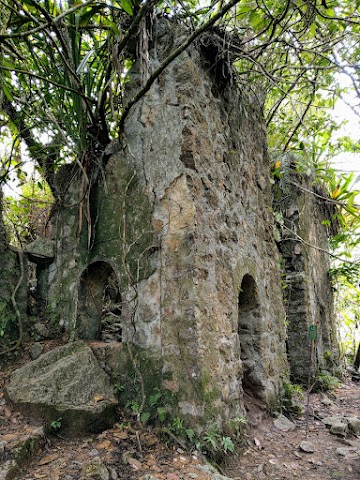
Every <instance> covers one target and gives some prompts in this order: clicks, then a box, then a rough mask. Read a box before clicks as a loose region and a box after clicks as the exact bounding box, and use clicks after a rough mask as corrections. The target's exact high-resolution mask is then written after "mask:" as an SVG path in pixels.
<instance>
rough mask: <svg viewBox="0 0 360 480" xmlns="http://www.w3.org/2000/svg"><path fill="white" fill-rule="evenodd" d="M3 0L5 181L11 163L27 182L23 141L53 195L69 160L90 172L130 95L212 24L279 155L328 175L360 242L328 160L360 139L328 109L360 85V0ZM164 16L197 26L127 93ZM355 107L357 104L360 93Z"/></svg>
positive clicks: (349, 203)
mask: <svg viewBox="0 0 360 480" xmlns="http://www.w3.org/2000/svg"><path fill="white" fill-rule="evenodd" d="M0 3H1V7H2V8H1V13H0V17H1V22H0V25H1V27H0V83H1V92H0V122H1V123H0V126H1V130H0V135H1V136H2V138H3V139H8V141H10V146H9V148H8V149H7V150H6V151H3V152H2V164H1V171H0V180H1V182H6V181H7V180H8V178H9V176H10V174H11V172H16V174H17V176H18V178H19V180H20V183H25V182H26V170H24V169H23V168H22V167H23V158H24V155H23V153H22V150H21V148H22V146H23V145H24V144H25V145H26V147H27V155H28V156H29V157H30V159H31V160H32V161H33V162H34V165H35V168H36V169H37V170H38V171H39V172H40V174H41V176H42V177H43V178H44V179H45V180H46V181H47V182H48V184H49V186H50V188H51V190H52V192H53V194H54V195H55V197H56V196H58V195H59V192H57V191H56V185H55V182H54V175H55V172H56V169H57V168H58V166H59V165H60V164H62V163H69V162H72V161H76V162H78V164H79V166H80V167H81V168H82V169H83V171H84V172H85V173H86V172H88V174H89V175H90V173H89V172H90V171H91V168H92V167H93V166H94V164H97V163H98V162H101V161H102V158H103V156H104V151H105V147H106V145H107V144H108V143H109V141H110V140H111V139H113V138H117V137H121V135H122V133H123V125H124V120H125V118H126V115H127V113H128V111H129V109H130V108H131V106H132V105H133V104H134V103H136V102H137V101H138V100H139V98H141V96H142V95H144V93H145V92H146V91H147V89H149V88H150V86H151V85H152V84H153V83H154V82H155V81H156V79H157V78H158V76H159V75H160V74H161V72H162V71H163V70H164V69H165V68H166V66H167V65H168V64H169V63H171V61H173V59H174V58H176V57H177V56H178V55H179V54H180V53H181V52H182V51H184V50H185V49H186V48H187V46H189V45H190V43H192V42H194V41H199V42H201V41H202V34H203V33H204V32H205V31H206V30H208V29H213V31H214V32H215V34H217V35H218V36H219V38H220V39H221V45H222V49H221V51H219V53H218V55H220V56H222V57H223V58H224V59H226V61H227V62H229V63H231V64H232V65H233V66H234V68H235V70H236V71H237V75H236V79H235V80H236V81H237V82H239V83H240V84H241V85H242V86H244V87H246V88H248V89H252V90H254V91H255V93H257V94H261V95H263V96H264V99H265V100H264V111H265V118H266V124H267V130H268V142H269V146H270V149H271V151H272V155H273V158H274V162H275V161H279V159H280V161H281V159H283V158H284V154H286V152H291V153H292V154H294V155H295V158H296V160H297V162H298V165H299V168H300V169H304V170H306V171H308V170H310V171H311V172H313V174H314V175H315V176H318V177H320V178H321V179H322V180H323V181H325V182H326V183H327V184H328V188H329V190H330V193H331V195H332V196H333V200H334V201H336V202H337V203H338V204H339V205H340V207H341V209H342V210H341V212H340V213H341V216H340V220H341V221H342V222H343V223H344V225H345V224H346V223H347V222H348V227H351V228H350V229H348V234H347V235H348V237H347V240H349V238H350V237H351V235H352V237H351V242H354V241H355V242H356V241H357V238H355V239H354V237H353V232H354V222H355V223H356V222H357V221H358V220H357V218H358V214H357V208H356V205H355V204H354V199H355V194H353V193H351V192H349V188H348V187H349V182H350V180H351V179H350V180H349V179H348V178H343V179H340V181H339V180H337V179H335V177H334V172H333V170H332V169H331V168H329V165H328V164H327V163H326V161H327V159H328V158H329V157H331V156H334V155H335V154H336V153H338V152H341V151H345V150H347V151H357V149H358V144H357V142H354V141H351V140H350V139H349V138H339V137H338V136H334V133H335V132H336V130H338V129H339V125H337V124H336V123H335V121H334V119H333V118H332V115H331V111H332V108H333V106H334V104H335V103H336V101H337V100H338V99H340V98H342V97H343V96H344V95H345V94H346V92H347V90H349V88H352V89H353V90H354V92H355V94H356V95H357V94H359V95H360V92H359V88H358V85H359V75H360V74H359V72H360V69H359V64H360V47H359V36H360V13H359V6H360V1H356V2H352V1H350V0H342V1H341V2H340V1H336V0H287V1H286V2H283V1H280V0H219V1H218V0H212V1H208V0H207V1H205V0H204V1H201V2H200V1H195V0H182V1H171V0H169V1H157V0H143V1H139V0H119V1H116V0H108V1H103V0H98V1H90V0H87V1H86V0H67V1H65V0H11V1H10V0H0ZM161 17H166V18H168V19H170V20H171V21H173V22H180V23H182V24H184V25H186V26H188V28H189V32H190V34H189V37H188V39H187V40H186V41H185V42H184V44H183V45H181V46H180V47H178V48H176V49H175V50H174V51H172V52H170V53H169V55H168V57H167V58H166V59H165V60H164V62H163V64H162V65H161V66H160V67H159V68H156V70H155V71H149V68H144V72H143V78H142V81H141V84H140V85H139V89H138V91H137V92H135V94H134V97H133V98H131V99H127V100H126V102H125V101H124V85H125V83H126V81H127V76H128V71H129V69H130V67H131V65H132V63H133V62H134V60H135V59H136V58H140V60H142V61H143V62H144V65H145V66H146V59H147V53H148V49H149V42H150V39H151V29H152V25H153V23H154V21H156V19H157V18H161ZM340 74H341V75H340ZM343 75H346V76H347V77H348V79H349V83H346V84H345V85H342V79H343V78H344V77H343ZM349 85H352V86H350V87H349ZM259 92H262V93H259ZM351 107H352V108H353V109H354V110H355V111H357V108H358V104H357V103H355V104H354V105H351ZM89 183H91V179H90V180H89ZM349 232H351V235H350V234H349Z"/></svg>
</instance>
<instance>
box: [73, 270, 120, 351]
mask: <svg viewBox="0 0 360 480" xmlns="http://www.w3.org/2000/svg"><path fill="white" fill-rule="evenodd" d="M77 315H78V336H79V338H83V339H87V340H102V341H106V342H111V341H121V339H122V326H121V295H120V291H119V284H118V279H117V276H116V273H115V271H114V269H113V268H112V266H111V265H110V264H109V263H107V262H103V261H98V262H94V263H92V264H90V265H89V266H88V267H87V268H86V269H85V270H84V271H83V273H82V275H81V277H80V284H79V302H78V314H77Z"/></svg>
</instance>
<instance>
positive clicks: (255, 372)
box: [238, 274, 263, 398]
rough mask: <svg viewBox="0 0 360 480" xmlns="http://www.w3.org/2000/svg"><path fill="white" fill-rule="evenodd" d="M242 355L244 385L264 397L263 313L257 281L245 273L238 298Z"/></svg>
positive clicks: (250, 393)
mask: <svg viewBox="0 0 360 480" xmlns="http://www.w3.org/2000/svg"><path fill="white" fill-rule="evenodd" d="M238 311H239V316H238V321H239V323H238V325H239V329H238V332H239V340H240V352H241V353H240V356H241V360H242V365H243V378H242V387H243V390H244V392H245V393H246V394H247V395H249V396H251V397H258V398H261V397H262V394H261V393H262V391H263V382H262V380H263V379H262V366H261V357H260V338H261V331H260V325H261V314H260V302H259V295H258V290H257V286H256V282H255V280H254V279H253V277H252V276H251V275H248V274H247V275H245V276H244V277H243V279H242V282H241V287H240V293H239V299H238Z"/></svg>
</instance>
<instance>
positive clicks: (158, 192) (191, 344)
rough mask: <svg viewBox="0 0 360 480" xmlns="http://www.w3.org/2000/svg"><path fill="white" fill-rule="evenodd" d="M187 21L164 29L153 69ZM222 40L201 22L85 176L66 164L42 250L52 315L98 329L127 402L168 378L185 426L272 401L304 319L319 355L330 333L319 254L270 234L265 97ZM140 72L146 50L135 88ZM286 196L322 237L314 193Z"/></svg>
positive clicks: (85, 336) (89, 331)
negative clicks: (228, 57) (233, 62)
mask: <svg viewBox="0 0 360 480" xmlns="http://www.w3.org/2000/svg"><path fill="white" fill-rule="evenodd" d="M160 27H161V26H160ZM186 35H187V32H186V31H184V30H182V29H181V28H180V27H179V28H175V29H172V32H171V33H170V32H169V31H167V29H166V28H159V30H158V32H157V37H156V42H154V45H153V46H152V49H151V51H150V68H151V69H154V68H156V67H157V66H158V65H159V63H160V62H161V60H162V59H163V58H165V57H166V55H167V54H168V52H169V51H170V49H173V48H175V47H176V46H178V45H180V44H181V42H182V41H183V40H184V38H185V37H186ZM218 53H219V51H218V49H217V47H216V43H214V40H213V38H212V36H211V34H207V36H206V37H204V38H203V39H202V41H200V42H198V44H197V45H193V46H191V47H190V48H188V49H187V50H186V51H185V52H184V53H182V54H181V55H180V56H179V57H178V58H177V59H176V60H175V61H174V62H173V63H172V64H171V65H170V66H169V67H168V68H167V69H166V71H165V72H164V73H163V74H162V75H161V76H160V78H159V79H158V81H157V82H156V83H155V84H154V85H153V86H152V88H151V89H150V91H149V92H148V93H147V94H146V95H145V96H144V97H143V98H142V99H141V100H140V101H139V102H138V103H137V104H136V105H135V106H134V107H133V108H132V110H131V112H130V115H129V116H128V118H127V120H126V124H125V134H124V140H123V141H122V142H121V143H119V142H113V143H112V144H111V145H109V147H108V149H107V152H106V153H107V161H106V162H104V165H103V168H102V170H101V172H100V173H99V175H98V180H97V182H96V183H94V184H92V185H91V188H90V189H88V188H87V182H86V179H85V178H84V176H83V172H82V171H81V170H79V169H78V167H77V165H66V166H64V167H62V168H61V170H60V171H59V173H58V177H57V182H58V185H59V188H62V189H63V191H64V192H65V193H64V201H63V204H64V205H65V206H66V207H63V208H58V209H57V210H55V213H54V215H53V218H52V223H53V226H54V232H55V233H54V253H52V254H51V255H50V254H49V255H50V256H49V257H48V258H49V261H42V262H39V263H38V264H39V265H41V267H39V270H40V271H41V279H42V280H41V282H40V285H41V298H44V295H45V297H46V301H45V306H44V308H45V311H46V317H47V318H48V319H50V320H51V322H52V324H54V325H57V326H58V327H59V328H61V329H63V330H64V331H66V332H68V335H69V337H70V339H71V340H73V339H82V340H86V341H89V343H90V345H92V348H93V351H94V353H95V355H96V356H97V357H98V359H99V361H100V364H101V365H102V366H103V367H104V368H105V369H106V370H107V371H108V373H110V374H111V375H112V376H113V378H116V381H117V382H118V383H121V384H122V385H123V386H124V388H125V389H124V392H123V394H122V395H121V401H122V402H124V403H126V401H127V400H133V399H134V398H135V396H136V395H139V392H140V391H143V392H144V391H145V392H146V394H147V396H149V395H151V393H153V392H154V391H158V390H160V391H161V392H163V396H164V397H163V398H166V403H167V405H170V406H171V407H172V408H173V412H175V413H177V414H179V415H180V416H182V417H184V418H186V420H187V422H188V424H189V425H204V424H209V423H210V422H214V421H215V422H217V424H218V425H219V426H220V427H224V426H225V424H226V422H227V421H229V420H230V419H232V418H235V417H238V416H239V415H243V414H244V413H245V406H246V403H247V402H251V401H252V399H254V398H256V399H258V400H260V401H262V402H263V403H264V405H266V407H267V408H269V409H272V408H276V406H277V405H278V404H279V402H280V399H281V394H282V386H283V383H284V382H285V381H288V379H289V364H290V370H291V373H292V375H293V378H294V379H297V378H300V377H301V378H304V376H305V375H307V370H308V363H307V362H308V358H307V352H308V350H307V327H308V325H309V324H313V323H315V324H319V325H320V328H319V332H320V339H319V342H318V345H319V347H318V361H319V362H320V363H321V362H322V359H323V357H324V352H325V351H327V350H328V349H330V351H331V352H332V353H334V352H336V336H335V330H334V321H333V315H332V307H331V305H332V297H331V287H330V283H329V279H328V278H327V273H326V270H327V268H328V259H327V258H326V259H325V257H326V254H324V253H321V252H320V251H319V250H314V249H311V248H308V247H307V246H306V244H301V243H299V242H298V240H297V239H296V241H294V240H293V239H291V238H290V236H287V235H286V232H285V231H284V229H283V231H282V232H281V233H282V238H281V239H279V238H278V237H277V235H276V224H275V220H274V214H273V211H272V203H273V192H272V188H271V183H270V160H269V155H268V151H267V144H266V132H265V126H264V122H263V116H262V105H261V102H260V101H259V100H258V98H257V96H256V94H255V93H252V92H247V91H245V90H244V89H242V88H239V87H238V86H237V85H236V81H235V77H233V76H232V74H231V70H229V67H228V66H227V64H226V62H225V61H224V60H223V59H222V58H221V55H220V54H218ZM141 77H142V73H141V65H140V63H139V62H138V63H137V64H135V66H134V67H133V70H132V74H131V81H130V83H129V85H128V88H127V94H128V96H129V97H131V94H132V93H133V92H134V91H135V90H136V89H138V88H139V85H140V84H141ZM69 179H70V181H69ZM311 188H312V187H310V189H311ZM279 203H280V207H279V208H281V209H282V211H283V212H284V217H286V219H287V220H289V221H291V222H292V226H295V228H296V231H297V232H298V235H299V236H302V238H304V239H305V241H306V242H308V243H309V244H311V245H312V244H316V245H321V246H322V248H323V247H324V248H326V244H327V237H326V232H325V227H323V226H322V225H321V221H320V220H321V218H320V216H321V215H320V213H319V214H317V213H315V215H314V212H317V211H318V204H317V202H316V201H314V200H313V199H312V196H309V195H308V194H306V193H304V192H303V191H301V194H300V195H297V194H296V193H295V190H294V191H293V193H292V195H291V196H290V197H289V198H288V199H287V200H286V201H284V202H282V203H281V202H279ZM30 251H31V246H30V250H29V252H30ZM284 275H285V283H286V285H287V288H286V289H285V290H284V288H283V286H284V280H283V281H282V278H284ZM44 278H45V279H47V282H46V281H45V282H44ZM39 288H40V287H39ZM284 298H286V301H284ZM103 342H108V343H103ZM157 389H158V390H157Z"/></svg>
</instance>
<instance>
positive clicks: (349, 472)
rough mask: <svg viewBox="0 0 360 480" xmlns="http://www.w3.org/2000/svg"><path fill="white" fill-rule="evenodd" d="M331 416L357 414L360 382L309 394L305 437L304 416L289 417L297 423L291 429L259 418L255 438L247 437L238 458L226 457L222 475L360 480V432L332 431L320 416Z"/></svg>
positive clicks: (258, 479)
mask: <svg viewBox="0 0 360 480" xmlns="http://www.w3.org/2000/svg"><path fill="white" fill-rule="evenodd" d="M329 416H331V417H334V416H335V417H336V416H339V417H358V418H360V385H359V383H357V384H356V383H352V382H350V383H347V384H344V385H343V386H342V387H341V388H338V389H337V390H335V391H333V392H332V393H331V394H327V395H324V394H314V395H311V397H310V417H309V425H308V435H307V438H306V418H305V417H298V418H295V419H293V421H294V424H295V426H296V428H295V430H293V431H289V432H281V431H279V430H277V429H276V428H275V427H274V426H273V423H272V422H271V423H270V424H269V421H267V420H265V421H264V419H261V418H260V419H259V420H258V422H257V425H256V430H254V431H256V437H252V438H249V440H250V443H251V444H252V445H251V446H250V447H249V448H248V449H247V450H246V451H245V452H244V453H243V455H242V456H241V458H237V459H233V460H231V461H229V462H228V465H227V466H226V468H225V472H226V474H227V475H228V476H229V477H233V478H237V479H241V480H262V479H271V480H291V479H299V478H302V479H303V480H310V479H316V480H358V479H360V436H356V435H354V434H347V435H346V436H343V435H334V434H331V433H330V432H329V430H328V429H327V428H326V427H325V425H324V423H323V422H322V421H321V419H322V418H326V417H329ZM359 432H360V430H359ZM254 438H256V440H254ZM304 440H308V441H309V442H311V443H312V444H313V447H314V452H313V453H306V452H304V451H302V450H301V449H300V448H299V446H300V444H301V442H302V441H304ZM255 442H256V443H257V444H258V446H256V445H255Z"/></svg>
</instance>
